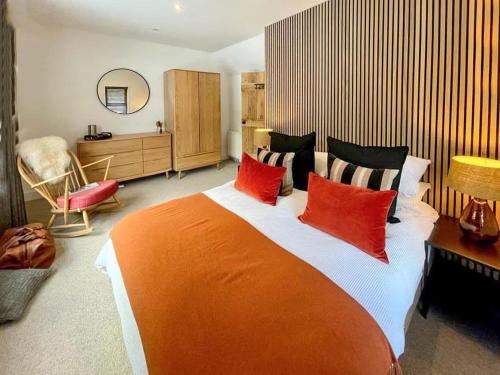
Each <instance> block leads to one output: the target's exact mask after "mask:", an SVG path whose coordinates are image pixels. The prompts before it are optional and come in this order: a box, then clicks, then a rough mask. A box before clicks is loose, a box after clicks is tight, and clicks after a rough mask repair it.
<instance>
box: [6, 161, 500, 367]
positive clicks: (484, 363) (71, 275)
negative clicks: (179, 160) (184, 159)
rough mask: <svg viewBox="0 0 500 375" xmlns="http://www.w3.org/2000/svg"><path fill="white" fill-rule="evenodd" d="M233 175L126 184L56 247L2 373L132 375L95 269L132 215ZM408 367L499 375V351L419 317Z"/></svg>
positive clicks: (450, 325)
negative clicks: (110, 238)
mask: <svg viewBox="0 0 500 375" xmlns="http://www.w3.org/2000/svg"><path fill="white" fill-rule="evenodd" d="M235 173H236V168H235V165H234V163H231V162H228V163H226V165H225V166H224V168H223V169H222V170H219V171H217V170H216V169H215V168H205V169H201V170H198V171H194V172H191V173H188V174H187V175H186V176H185V177H184V178H183V179H181V180H178V179H177V178H176V177H175V178H171V179H170V180H168V181H167V180H166V179H165V178H164V177H163V176H156V177H151V178H145V179H142V180H137V181H133V182H128V183H126V184H125V187H124V188H123V189H121V190H120V192H119V196H120V198H121V199H122V201H123V202H124V204H125V208H123V209H122V210H119V211H116V212H112V213H99V214H96V215H95V216H93V217H92V221H93V225H94V228H95V232H94V233H93V234H92V235H90V236H87V237H80V238H75V239H68V240H58V241H57V244H58V245H57V248H58V254H57V259H56V262H55V265H54V267H55V268H56V271H55V272H54V274H53V275H52V276H51V277H50V278H49V279H48V280H47V282H46V283H45V285H44V286H43V287H42V289H41V290H40V292H39V293H38V294H37V295H36V297H35V298H34V299H33V301H32V303H31V304H30V306H29V308H28V310H27V311H26V314H25V316H24V318H23V319H22V320H21V321H19V322H15V323H9V324H6V325H2V326H0V374H2V375H3V374H9V375H10V374H15V375H23V374H30V375H31V374H65V375H66V374H130V372H131V371H130V367H129V364H128V360H127V356H126V353H125V348H124V346H123V341H122V336H121V328H120V323H119V318H118V313H117V311H116V307H115V304H114V300H113V295H112V291H111V285H110V283H109V280H108V279H107V277H106V276H105V275H103V274H102V273H100V272H99V271H98V270H97V269H96V268H95V267H94V261H95V259H96V257H97V254H98V252H99V250H100V248H101V246H102V245H103V244H104V242H105V241H106V239H107V233H108V231H109V230H110V229H111V227H112V226H113V224H114V223H115V222H116V221H117V220H119V219H120V218H121V217H123V216H124V215H125V214H127V213H129V212H131V211H134V210H137V209H139V208H141V207H146V206H150V205H153V204H156V203H160V202H164V201H166V200H169V199H172V198H174V197H179V196H183V195H187V194H191V193H194V192H198V191H202V190H206V189H208V188H210V187H214V186H217V185H220V184H222V183H224V182H226V181H229V180H231V179H232V178H233V177H234V175H235ZM28 209H29V216H30V220H31V221H39V220H43V221H46V216H47V215H46V205H45V203H44V202H43V201H41V200H39V201H32V202H29V205H28ZM165 230H168V228H165ZM497 328H498V327H497ZM402 366H403V369H404V371H405V373H406V374H424V375H425V374H500V357H499V348H498V347H497V346H495V345H491V343H489V342H482V341H481V340H480V339H478V338H477V337H474V335H473V334H471V333H470V332H468V330H467V329H463V327H458V326H456V324H455V323H454V322H453V321H449V320H446V317H444V316H442V315H437V314H434V313H432V312H431V314H430V316H429V318H428V319H427V320H424V319H422V318H421V317H420V316H418V314H415V317H414V319H413V322H412V324H411V326H410V330H409V333H408V344H407V352H406V354H405V355H404V358H403V360H402Z"/></svg>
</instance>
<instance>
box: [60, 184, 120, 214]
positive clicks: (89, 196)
mask: <svg viewBox="0 0 500 375" xmlns="http://www.w3.org/2000/svg"><path fill="white" fill-rule="evenodd" d="M97 183H98V184H99V186H97V187H95V188H91V189H88V190H82V191H79V192H77V193H74V194H71V196H70V197H69V208H70V209H73V208H85V207H89V206H92V205H93V204H96V203H99V202H102V201H104V200H106V199H108V198H109V197H111V196H112V195H113V194H114V193H116V191H117V190H118V182H117V181H115V180H106V181H99V182H97ZM57 205H58V206H59V207H61V208H64V195H63V196H60V197H58V198H57Z"/></svg>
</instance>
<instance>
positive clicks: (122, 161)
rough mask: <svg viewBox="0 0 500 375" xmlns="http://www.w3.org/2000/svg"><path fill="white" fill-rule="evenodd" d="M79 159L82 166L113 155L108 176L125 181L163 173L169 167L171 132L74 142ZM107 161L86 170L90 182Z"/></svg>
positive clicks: (97, 175)
mask: <svg viewBox="0 0 500 375" xmlns="http://www.w3.org/2000/svg"><path fill="white" fill-rule="evenodd" d="M77 154H78V159H79V160H80V162H81V163H82V165H85V164H88V163H91V162H94V161H97V160H99V159H102V158H104V157H106V156H110V155H114V158H113V159H111V164H110V168H109V172H108V178H110V179H115V180H118V181H126V180H131V179H134V178H139V177H144V176H151V175H155V174H160V173H166V175H167V178H168V172H169V171H170V170H172V136H171V134H170V133H168V132H166V133H162V134H158V133H138V134H120V135H113V138H111V139H105V140H101V141H85V140H83V139H79V140H78V141H77ZM105 169H106V163H101V164H98V165H95V166H92V167H89V169H88V170H87V171H86V173H87V176H88V178H89V180H90V181H97V180H100V179H102V177H103V175H104V170H105Z"/></svg>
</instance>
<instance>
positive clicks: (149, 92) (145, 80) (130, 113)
mask: <svg viewBox="0 0 500 375" xmlns="http://www.w3.org/2000/svg"><path fill="white" fill-rule="evenodd" d="M115 70H128V71H130V72H134V73H135V74H137V75H138V76H139V77H141V78H142V79H143V80H144V82H146V86H147V87H148V98H147V99H146V102H145V103H144V105H143V106H142V107H141V108H139V109H138V110H137V111H134V112H127V113H118V112H115V111H112V110H111V109H109V108H108V107H106V104H104V103H103V102H102V101H101V98H99V83H101V81H102V79H103V78H104V76H105V75H107V74H108V73H111V72H114V71H115ZM96 95H97V100H99V103H101V105H102V106H103V107H104V108H106V109H107V110H108V111H110V112H112V113H115V114H117V115H132V114H134V113H137V112H139V111H140V110H142V109H144V107H146V105H147V104H148V103H149V98H151V87H150V86H149V83H148V81H147V79H146V78H144V76H143V75H142V74H141V73H139V72H137V71H135V70H133V69H129V68H115V69H111V70H108V71H107V72H106V73H104V74H103V75H102V76H101V77H100V78H99V80H98V81H97V86H96Z"/></svg>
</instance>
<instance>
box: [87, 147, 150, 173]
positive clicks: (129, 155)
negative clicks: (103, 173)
mask: <svg viewBox="0 0 500 375" xmlns="http://www.w3.org/2000/svg"><path fill="white" fill-rule="evenodd" d="M107 156H111V155H98V156H87V157H83V158H82V159H81V160H80V162H81V163H82V165H85V164H90V163H92V162H94V161H98V160H101V159H104V158H105V157H107ZM140 162H142V151H132V152H122V153H118V154H114V158H112V159H111V163H110V166H111V167H117V166H119V165H125V164H133V163H140ZM106 163H107V162H102V163H99V164H95V165H93V166H91V167H89V169H88V170H90V169H101V168H105V167H106Z"/></svg>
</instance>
